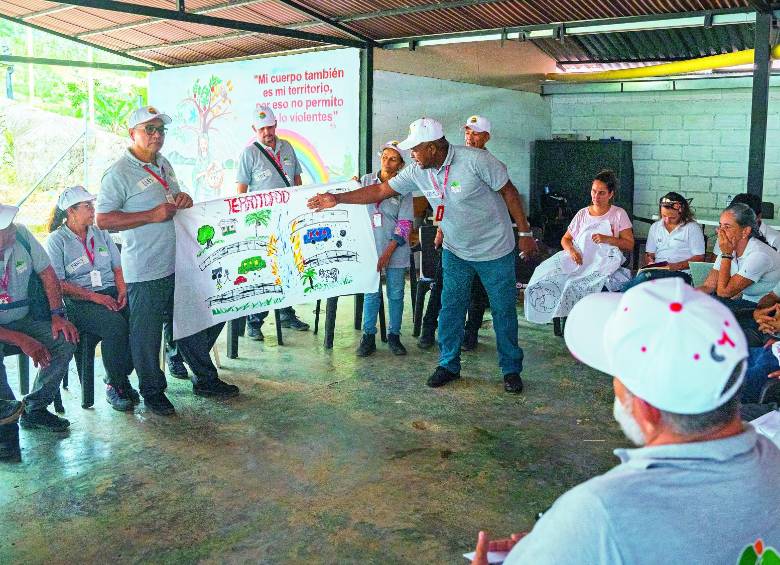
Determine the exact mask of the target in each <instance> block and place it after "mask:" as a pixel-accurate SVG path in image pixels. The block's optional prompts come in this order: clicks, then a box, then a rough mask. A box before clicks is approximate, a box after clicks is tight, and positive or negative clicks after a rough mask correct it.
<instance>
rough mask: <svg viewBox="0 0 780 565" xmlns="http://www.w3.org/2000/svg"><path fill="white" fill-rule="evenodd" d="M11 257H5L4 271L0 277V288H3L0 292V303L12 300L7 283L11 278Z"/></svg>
mask: <svg viewBox="0 0 780 565" xmlns="http://www.w3.org/2000/svg"><path fill="white" fill-rule="evenodd" d="M10 273H11V258H10V257H8V258H7V262H6V264H5V272H4V273H3V278H2V279H0V288H2V289H3V291H2V292H0V304H10V303H11V302H12V300H11V295H10V294H8V283H9V280H10V278H11V276H10Z"/></svg>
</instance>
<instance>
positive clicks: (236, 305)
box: [173, 180, 379, 339]
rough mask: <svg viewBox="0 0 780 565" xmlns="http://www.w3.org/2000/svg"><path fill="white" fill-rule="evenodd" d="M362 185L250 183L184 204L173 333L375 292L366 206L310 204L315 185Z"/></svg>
mask: <svg viewBox="0 0 780 565" xmlns="http://www.w3.org/2000/svg"><path fill="white" fill-rule="evenodd" d="M358 186H359V185H358V183H357V182H355V181H351V180H350V181H343V182H336V183H330V184H326V185H315V186H307V187H295V188H280V189H278V190H270V191H265V192H250V193H248V194H243V195H240V196H239V195H236V196H230V197H227V198H218V199H214V200H209V201H206V202H200V203H196V204H195V205H194V206H193V207H192V208H190V209H187V210H180V211H179V212H177V213H176V215H175V216H174V224H175V226H176V291H175V294H174V320H173V335H174V338H175V339H179V338H182V337H186V336H188V335H192V334H194V333H196V332H198V331H200V330H202V329H205V328H208V327H210V326H212V325H214V324H216V323H219V322H225V321H228V320H232V319H234V318H239V317H241V316H246V315H247V314H253V313H256V312H262V311H265V310H272V309H277V308H282V307H284V306H293V305H295V304H300V303H302V302H313V301H315V300H319V299H323V298H330V297H332V296H341V295H345V294H356V293H366V292H376V289H377V288H378V287H379V273H377V270H376V263H377V255H376V248H375V245H374V234H373V231H372V228H371V223H370V219H369V216H368V212H367V211H366V207H365V206H363V205H339V206H336V207H335V208H331V209H328V210H323V211H321V212H314V211H312V210H309V209H308V208H307V206H306V201H307V200H308V199H309V198H311V197H312V196H314V195H315V194H317V193H318V192H335V191H343V190H352V189H354V188H357V187H358Z"/></svg>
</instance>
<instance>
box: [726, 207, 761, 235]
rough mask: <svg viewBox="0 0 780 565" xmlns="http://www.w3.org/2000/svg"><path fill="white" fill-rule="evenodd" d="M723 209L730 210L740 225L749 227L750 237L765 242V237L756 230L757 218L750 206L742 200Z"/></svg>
mask: <svg viewBox="0 0 780 565" xmlns="http://www.w3.org/2000/svg"><path fill="white" fill-rule="evenodd" d="M723 211H724V212H730V213H731V214H732V215H733V216H734V219H735V220H736V222H737V224H739V226H740V227H743V228H747V227H749V228H750V237H755V238H756V239H757V240H759V241H762V242H764V243H767V241H766V238H765V237H764V236H763V235H761V232H760V231H758V218H757V217H756V213H755V212H754V211H753V209H752V208H751V207H750V206H748V205H747V204H743V203H742V202H738V203H736V204H732V205H730V206H729V207H728V208H726V209H725V210H723ZM767 245H768V244H767Z"/></svg>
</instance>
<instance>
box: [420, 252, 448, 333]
mask: <svg viewBox="0 0 780 565" xmlns="http://www.w3.org/2000/svg"><path fill="white" fill-rule="evenodd" d="M443 286H444V280H443V277H442V270H441V249H439V250H438V251H437V258H436V274H435V275H434V276H433V284H431V295H430V297H429V298H428V305H427V306H426V307H425V315H424V316H423V321H422V333H423V335H430V336H432V335H433V332H435V331H436V327H437V326H438V324H439V311H440V310H441V290H442V287H443Z"/></svg>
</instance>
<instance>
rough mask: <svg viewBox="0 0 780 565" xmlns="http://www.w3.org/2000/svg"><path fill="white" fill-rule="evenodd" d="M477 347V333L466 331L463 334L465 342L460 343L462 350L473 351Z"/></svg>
mask: <svg viewBox="0 0 780 565" xmlns="http://www.w3.org/2000/svg"><path fill="white" fill-rule="evenodd" d="M476 348H477V334H472V333H470V332H466V334H465V335H464V336H463V343H461V344H460V350H461V351H473V350H475V349H476Z"/></svg>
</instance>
